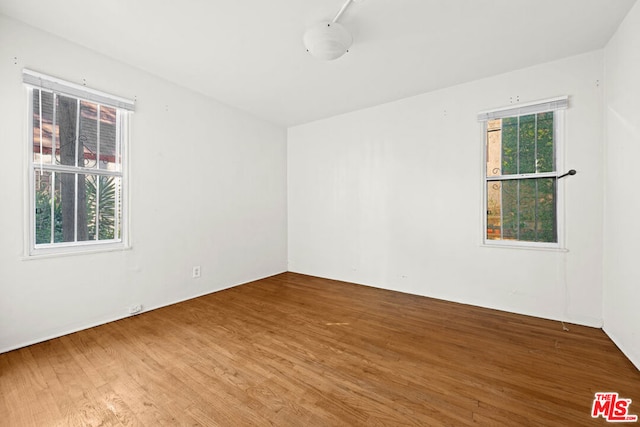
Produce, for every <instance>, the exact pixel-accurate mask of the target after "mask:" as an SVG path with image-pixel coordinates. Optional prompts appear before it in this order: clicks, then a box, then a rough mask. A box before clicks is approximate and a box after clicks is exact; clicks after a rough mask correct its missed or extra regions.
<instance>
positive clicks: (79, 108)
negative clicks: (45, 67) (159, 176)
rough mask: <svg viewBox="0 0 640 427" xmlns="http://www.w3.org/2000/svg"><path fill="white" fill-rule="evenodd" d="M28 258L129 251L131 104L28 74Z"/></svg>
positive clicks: (52, 79)
mask: <svg viewBox="0 0 640 427" xmlns="http://www.w3.org/2000/svg"><path fill="white" fill-rule="evenodd" d="M23 81H24V82H25V84H26V85H27V89H28V101H29V120H28V123H29V137H28V139H29V177H30V178H29V203H30V206H29V210H30V215H29V227H28V229H29V236H28V238H29V247H30V251H29V254H30V255H37V254H44V253H59V252H70V251H85V250H87V249H89V248H92V249H106V248H118V247H120V248H121V247H124V246H125V245H126V244H127V239H126V236H127V233H126V231H127V228H126V221H125V219H126V215H125V212H126V209H127V204H126V200H127V199H126V197H125V194H126V188H127V187H126V174H125V168H124V165H125V160H126V158H125V155H126V152H127V151H126V146H127V142H128V141H127V140H128V138H127V136H128V132H127V124H128V123H127V121H128V118H129V112H130V111H132V110H133V102H131V101H128V100H124V99H121V98H117V97H114V96H111V95H107V94H104V93H101V92H97V91H93V90H90V89H87V88H86V87H84V86H79V85H75V84H73V83H68V82H64V81H61V80H58V79H55V78H52V77H49V76H45V75H42V74H39V73H35V72H33V71H29V70H24V72H23Z"/></svg>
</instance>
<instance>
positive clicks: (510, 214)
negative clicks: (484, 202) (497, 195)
mask: <svg viewBox="0 0 640 427" xmlns="http://www.w3.org/2000/svg"><path fill="white" fill-rule="evenodd" d="M501 198H502V238H503V239H506V240H518V237H519V229H518V222H519V218H518V181H515V180H513V181H511V180H510V181H502V194H501Z"/></svg>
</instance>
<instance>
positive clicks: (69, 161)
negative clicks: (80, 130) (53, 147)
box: [56, 95, 83, 166]
mask: <svg viewBox="0 0 640 427" xmlns="http://www.w3.org/2000/svg"><path fill="white" fill-rule="evenodd" d="M57 99H58V106H57V109H56V119H57V123H56V124H57V125H58V135H59V145H58V149H57V159H58V162H59V163H60V164H61V165H68V166H78V165H80V166H82V163H83V161H82V154H81V153H82V151H81V150H79V149H78V148H79V147H78V145H79V141H77V138H76V135H77V129H76V124H77V122H78V120H77V119H78V101H77V100H76V99H75V98H69V97H66V96H62V95H58V96H57Z"/></svg>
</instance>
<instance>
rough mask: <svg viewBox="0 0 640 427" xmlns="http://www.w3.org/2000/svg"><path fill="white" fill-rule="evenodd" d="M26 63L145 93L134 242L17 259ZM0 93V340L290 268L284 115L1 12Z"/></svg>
mask: <svg viewBox="0 0 640 427" xmlns="http://www.w3.org/2000/svg"><path fill="white" fill-rule="evenodd" d="M140 54H141V55H143V54H144V52H140ZM23 67H26V68H31V69H34V70H36V71H40V72H44V73H47V74H50V75H53V76H56V77H60V78H63V79H66V80H69V81H73V82H82V79H86V82H87V85H88V86H91V87H94V88H96V89H99V90H103V91H106V92H111V93H113V94H116V95H120V96H124V97H130V98H134V97H135V98H137V100H138V102H137V110H136V112H135V113H134V115H133V120H132V139H131V157H130V160H131V162H130V163H131V171H132V176H131V191H132V203H131V230H132V237H133V249H132V250H128V251H124V252H110V253H101V254H94V255H76V256H67V257H57V258H49V259H37V260H23V259H22V256H23V253H24V247H23V235H24V234H23V227H24V225H25V224H24V218H25V217H26V216H27V213H26V212H25V209H24V203H23V198H24V195H25V190H26V187H25V172H24V171H25V165H26V158H25V156H26V146H27V144H26V135H25V127H26V111H27V109H26V93H25V90H24V88H23V85H22V77H21V70H22V68H23ZM0 93H1V94H2V95H1V96H0V147H2V148H1V153H2V161H1V162H0V164H1V166H0V206H1V208H0V224H2V233H1V234H0V352H2V351H6V350H9V349H12V348H16V347H20V346H23V345H26V344H29V343H32V342H36V341H40V340H43V339H46V338H49V337H53V336H58V335H61V334H64V333H66V332H69V331H73V330H77V329H81V328H85V327H88V326H91V325H94V324H99V323H103V322H106V321H109V320H113V319H116V318H119V317H123V316H126V315H127V309H128V307H129V306H130V305H133V304H138V303H141V304H143V305H144V307H145V308H146V309H150V308H154V307H158V306H162V305H167V304H169V303H172V302H175V301H178V300H183V299H187V298H191V297H194V296H197V295H200V294H204V293H209V292H212V291H216V290H219V289H222V288H225V287H229V286H233V285H236V284H239V283H243V282H247V281H250V280H253V279H257V278H261V277H265V276H269V275H272V274H276V273H280V272H282V271H285V270H286V267H287V266H286V250H287V249H286V244H287V241H286V233H287V230H286V221H287V218H286V131H285V130H284V129H282V128H279V127H276V126H274V125H271V124H268V123H265V122H263V121H260V120H258V119H255V118H253V117H251V116H249V115H247V114H245V113H243V112H240V111H238V110H235V109H232V108H229V107H227V106H224V105H221V104H219V103H216V102H214V101H212V100H210V99H207V98H205V97H203V96H200V95H198V94H195V93H193V92H190V91H187V90H185V89H182V88H180V87H178V86H175V85H173V84H170V83H168V82H166V81H163V80H161V79H158V78H155V77H153V76H151V75H149V74H146V73H144V72H141V71H139V70H136V69H133V68H131V67H129V66H127V65H124V64H121V63H118V62H115V61H113V60H111V59H109V58H106V57H104V56H101V55H98V54H96V53H94V52H92V51H89V50H86V49H84V48H82V47H79V46H78V45H75V44H72V43H69V42H67V41H64V40H61V39H58V38H56V37H53V36H51V35H48V34H45V33H43V32H40V31H38V30H36V29H33V28H30V27H27V26H25V25H23V24H20V23H18V22H16V21H13V20H10V19H8V18H6V17H3V16H2V15H0ZM195 265H200V266H201V267H202V277H201V278H200V279H197V280H194V279H191V268H192V266H195Z"/></svg>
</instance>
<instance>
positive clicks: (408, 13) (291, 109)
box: [0, 0, 635, 126]
mask: <svg viewBox="0 0 640 427" xmlns="http://www.w3.org/2000/svg"><path fill="white" fill-rule="evenodd" d="M634 2H635V0H362V1H360V2H358V3H352V4H351V6H350V7H349V9H348V10H347V11H346V12H345V14H344V15H343V16H342V18H341V19H340V23H342V24H343V25H344V26H345V27H346V28H347V29H349V31H350V32H351V33H352V34H353V37H354V44H353V46H352V47H351V49H350V51H349V53H347V54H346V55H345V56H343V57H342V58H339V59H337V60H335V61H332V62H323V61H319V60H317V59H315V58H313V57H311V56H310V55H309V54H308V53H307V52H306V51H305V49H304V46H303V44H302V35H303V33H304V31H305V29H306V28H307V26H309V25H311V24H313V23H316V22H318V21H322V20H331V19H332V18H333V17H334V15H335V14H336V13H337V12H338V10H339V9H340V7H341V6H342V5H343V4H344V0H241V1H238V0H226V1H222V0H173V1H170V0H109V1H98V0H46V1H42V0H0V12H1V13H3V14H5V15H8V16H10V17H13V18H15V19H18V20H21V21H23V22H26V23H27V24H30V25H33V26H35V27H39V28H42V29H44V30H46V31H48V32H50V33H53V34H56V35H59V36H61V37H63V38H66V39H68V40H71V41H73V42H76V43H78V44H81V45H84V46H86V47H89V48H91V49H94V50H96V51H98V52H101V53H103V54H105V55H108V56H110V57H113V58H115V59H118V60H121V61H124V62H126V63H129V64H131V65H134V66H136V67H139V68H141V69H143V70H146V71H148V72H150V73H153V74H155V75H158V76H161V77H164V78H166V79H168V80H171V81H173V82H176V83H178V84H180V85H182V86H185V87H188V88H190V89H194V90H197V91H199V92H201V93H203V94H206V95H208V96H211V97H213V98H215V99H217V100H219V101H222V102H224V103H226V104H229V105H233V106H235V107H238V108H240V109H243V110H245V111H248V112H250V113H252V114H254V115H256V116H258V117H261V118H264V119H266V120H269V121H271V122H273V123H276V124H279V125H283V126H291V125H295V124H301V123H305V122H309V121H313V120H317V119H320V118H324V117H329V116H333V115H336V114H340V113H344V112H347V111H352V110H356V109H360V108H363V107H368V106H372V105H376V104H380V103H383V102H388V101H392V100H396V99H400V98H404V97H407V96H411V95H416V94H419V93H423V92H428V91H431V90H435V89H438V88H443V87H447V86H451V85H454V84H458V83H462V82H466V81H472V80H476V79H479V78H482V77H487V76H491V75H495V74H499V73H502V72H506V71H510V70H515V69H519V68H523V67H526V66H529V65H533V64H537V63H541V62H546V61H551V60H554V59H559V58H562V57H566V56H571V55H574V54H579V53H582V52H587V51H590V50H594V49H599V48H602V47H603V46H604V45H605V44H606V43H607V41H608V40H609V38H610V37H611V35H612V34H613V33H614V31H615V29H616V28H617V26H618V25H619V23H620V22H621V21H622V19H623V18H624V16H625V15H626V13H627V12H628V10H629V9H630V8H631V6H632V5H633V3H634Z"/></svg>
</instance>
